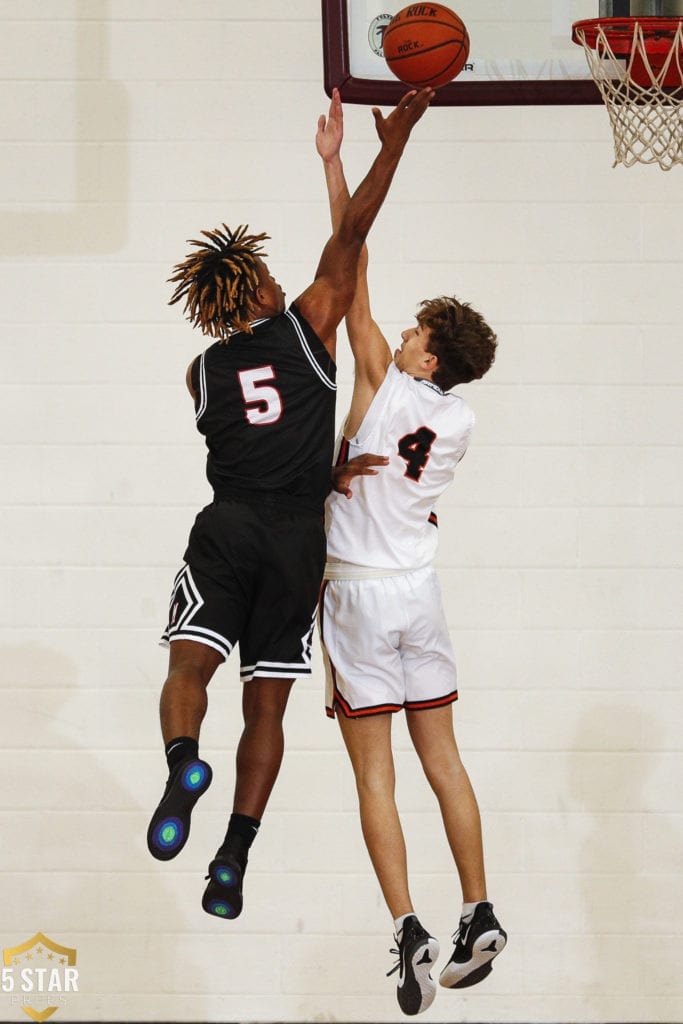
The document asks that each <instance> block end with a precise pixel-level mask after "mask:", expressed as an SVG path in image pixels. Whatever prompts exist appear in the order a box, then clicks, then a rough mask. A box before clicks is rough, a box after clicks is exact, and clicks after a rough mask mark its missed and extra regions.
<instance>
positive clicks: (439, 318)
mask: <svg viewBox="0 0 683 1024" xmlns="http://www.w3.org/2000/svg"><path fill="white" fill-rule="evenodd" d="M417 322H418V323H419V324H420V326H421V327H426V328H428V329H429V331H430V335H429V344H428V345H427V351H428V352H431V353H433V355H435V356H436V357H437V359H438V360H439V365H438V367H437V369H436V370H435V372H434V373H433V375H432V380H433V381H434V383H435V384H438V386H439V387H440V388H441V389H442V390H443V391H448V390H450V388H452V387H455V385H456V384H466V383H467V382H468V381H470V380H478V379H479V377H483V376H484V374H485V373H486V372H487V370H489V369H490V368H491V366H492V365H493V361H494V359H495V358H496V344H497V342H496V335H495V334H494V332H493V331H492V330H491V328H490V327H489V325H488V324H487V323H486V321H485V320H484V318H483V316H482V315H481V313H477V311H476V310H475V309H472V307H471V306H470V305H469V303H467V302H458V300H457V299H456V298H455V297H454V296H449V295H440V296H439V297H438V298H436V299H424V300H423V301H422V302H421V303H420V308H419V310H418V313H417Z"/></svg>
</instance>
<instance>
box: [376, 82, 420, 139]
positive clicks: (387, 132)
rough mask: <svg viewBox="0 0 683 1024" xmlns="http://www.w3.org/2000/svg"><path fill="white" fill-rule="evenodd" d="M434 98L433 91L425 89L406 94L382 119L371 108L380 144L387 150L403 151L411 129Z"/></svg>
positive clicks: (381, 116)
mask: <svg viewBox="0 0 683 1024" xmlns="http://www.w3.org/2000/svg"><path fill="white" fill-rule="evenodd" d="M435 96H436V93H435V92H434V90H433V89H429V88H425V89H420V90H416V89H413V90H411V92H409V93H406V95H405V96H404V97H403V99H402V100H401V101H400V102H399V103H398V104H397V105H396V106H395V107H394V109H393V110H392V112H391V113H390V114H389V116H388V117H383V115H382V112H381V111H380V110H379V108H378V107H373V108H372V114H373V117H374V118H375V127H376V129H377V134H378V135H379V138H380V142H381V143H382V145H383V146H386V147H387V148H389V149H392V148H397V149H399V150H403V147H404V146H405V144H406V142H407V141H408V138H409V136H410V133H411V131H412V130H413V127H414V126H415V125H416V124H417V122H418V121H419V120H420V118H421V117H422V115H423V114H424V112H425V110H426V109H427V107H428V106H429V104H430V103H431V101H432V100H433V99H434V97H435Z"/></svg>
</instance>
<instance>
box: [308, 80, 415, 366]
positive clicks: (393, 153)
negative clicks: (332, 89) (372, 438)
mask: <svg viewBox="0 0 683 1024" xmlns="http://www.w3.org/2000/svg"><path fill="white" fill-rule="evenodd" d="M433 96H434V92H433V91H432V90H431V89H421V90H420V91H419V92H415V91H412V92H409V93H408V94H407V95H406V96H404V97H403V99H402V100H401V101H400V103H399V104H398V106H397V107H396V108H395V109H394V110H393V111H392V112H391V114H390V115H389V117H387V118H384V117H383V116H382V114H381V112H380V111H379V110H378V109H377V108H373V111H372V113H373V116H374V118H375V127H376V129H377V134H378V136H379V138H380V141H381V144H382V145H381V149H380V151H379V153H378V155H377V156H376V157H375V160H374V161H373V164H372V166H371V168H370V170H369V171H368V173H367V174H366V176H365V178H364V179H363V181H362V182H361V183H360V185H359V186H358V188H357V189H356V191H355V192H354V193H353V195H352V196H351V197H350V199H348V201H347V202H346V205H345V208H344V210H343V211H342V213H341V217H340V220H339V223H338V224H337V225H333V234H332V237H331V238H330V239H329V241H328V242H327V244H326V246H325V248H324V249H323V253H322V256H321V257H320V262H319V264H318V269H317V271H316V275H315V280H314V282H313V284H312V285H310V286H309V287H308V288H307V289H306V290H305V291H304V292H303V293H302V294H301V295H300V296H299V298H298V299H297V300H296V304H297V306H298V307H299V309H300V310H301V312H302V313H303V315H304V316H305V317H306V319H307V320H308V322H309V323H310V324H311V326H312V327H313V329H314V330H315V332H316V333H317V335H318V337H319V338H320V339H321V340H322V342H323V344H324V345H325V346H326V348H327V349H328V351H329V352H330V353H331V354H332V355H334V351H335V343H336V330H337V326H338V325H339V322H340V321H341V319H342V317H343V316H344V314H345V313H346V312H347V310H348V308H349V306H350V304H351V301H352V299H353V295H354V292H355V290H356V277H357V268H358V259H359V256H360V253H361V250H362V248H363V244H364V242H365V239H366V237H367V234H368V231H369V230H370V228H371V226H372V223H373V221H374V220H375V217H376V216H377V213H378V212H379V209H380V207H381V205H382V203H383V202H384V199H385V197H386V195H387V193H388V191H389V186H390V185H391V181H392V179H393V176H394V173H395V171H396V168H397V167H398V164H399V161H400V159H401V156H402V154H403V150H404V148H405V145H406V142H407V141H408V138H409V137H410V132H411V131H412V129H413V127H414V125H415V124H416V123H417V122H418V121H419V119H420V118H421V117H422V115H423V113H424V112H425V110H426V109H427V107H428V105H429V103H430V101H431V99H432V97H433ZM337 102H338V97H337ZM334 106H335V100H334V98H333V101H332V108H331V109H333V108H334ZM340 109H341V104H339V110H340ZM342 177H343V172H342ZM344 187H345V186H344Z"/></svg>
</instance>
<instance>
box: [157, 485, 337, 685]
mask: <svg viewBox="0 0 683 1024" xmlns="http://www.w3.org/2000/svg"><path fill="white" fill-rule="evenodd" d="M324 566H325V530H324V525H323V520H322V517H321V516H317V515H315V514H314V513H311V512H301V511H298V510H297V511H292V510H290V509H282V508H279V507H275V506H273V505H267V504H261V505H259V504H256V503H251V502H246V501H238V500H229V501H219V502H214V503H213V504H211V505H208V506H207V507H206V508H205V509H203V510H202V511H201V512H200V513H199V515H198V516H197V518H196V520H195V523H194V526H193V528H192V531H191V533H190V539H189V542H188V547H187V551H186V552H185V565H184V566H183V567H182V569H181V570H180V572H179V573H178V575H177V576H176V578H175V582H174V585H173V591H172V593H171V602H170V611H169V620H168V626H167V627H166V629H165V631H164V634H163V636H162V641H161V642H162V643H171V642H173V641H174V640H194V641H196V642H197V643H202V644H206V645H207V646H208V647H213V648H214V649H215V650H217V651H219V652H220V653H221V654H222V655H223V657H224V658H227V656H228V655H229V654H230V652H231V651H232V649H233V647H234V646H235V645H236V644H239V648H240V666H241V676H242V680H243V681H244V682H248V681H249V680H250V679H253V678H255V677H268V678H273V677H276V678H277V677H279V678H282V679H292V678H294V677H296V676H305V675H310V674H311V642H312V635H313V626H314V623H315V615H316V607H317V602H318V594H319V591H320V583H321V580H322V574H323V569H324Z"/></svg>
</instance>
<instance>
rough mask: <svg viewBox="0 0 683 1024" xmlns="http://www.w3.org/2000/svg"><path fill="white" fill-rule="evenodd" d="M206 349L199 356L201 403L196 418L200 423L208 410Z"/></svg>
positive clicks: (199, 396)
mask: <svg viewBox="0 0 683 1024" xmlns="http://www.w3.org/2000/svg"><path fill="white" fill-rule="evenodd" d="M205 356H206V351H204V352H202V354H201V356H200V357H199V395H198V399H199V404H198V406H197V411H196V413H195V420H196V422H197V423H198V422H199V420H200V419H201V417H202V416H203V415H204V413H205V412H206V403H207V394H206V365H205Z"/></svg>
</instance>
